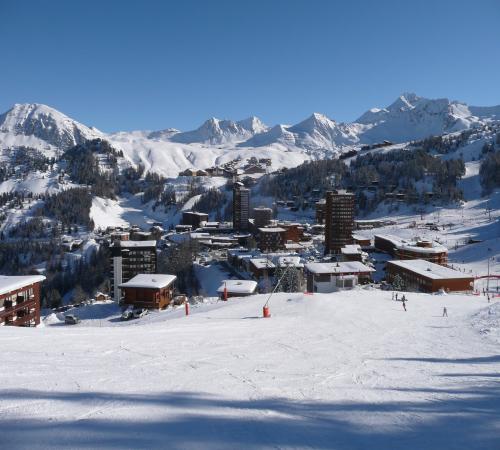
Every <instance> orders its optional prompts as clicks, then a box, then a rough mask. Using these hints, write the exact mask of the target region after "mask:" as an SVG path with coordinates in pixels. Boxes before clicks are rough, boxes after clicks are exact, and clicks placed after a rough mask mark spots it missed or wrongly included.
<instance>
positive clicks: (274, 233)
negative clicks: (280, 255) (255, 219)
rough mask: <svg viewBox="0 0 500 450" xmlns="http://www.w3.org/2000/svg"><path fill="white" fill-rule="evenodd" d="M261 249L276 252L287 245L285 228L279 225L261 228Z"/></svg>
mask: <svg viewBox="0 0 500 450" xmlns="http://www.w3.org/2000/svg"><path fill="white" fill-rule="evenodd" d="M258 238H259V250H260V251H262V252H274V251H276V250H279V249H282V248H284V246H285V229H284V228H279V227H268V228H259V236H258Z"/></svg>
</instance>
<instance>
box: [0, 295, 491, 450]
mask: <svg viewBox="0 0 500 450" xmlns="http://www.w3.org/2000/svg"><path fill="white" fill-rule="evenodd" d="M409 297H410V301H409V303H408V312H407V313H404V312H403V311H402V308H401V305H400V304H399V303H397V302H392V301H391V300H390V294H389V293H384V292H380V291H354V292H349V293H343V294H335V295H314V296H302V295H300V294H293V295H290V294H289V295H286V294H280V295H278V296H276V297H275V298H273V300H272V302H271V312H272V314H273V317H272V318H271V319H269V320H267V319H266V320H265V319H260V318H258V317H259V316H260V315H261V308H262V304H263V303H264V301H265V299H264V297H263V296H256V297H252V298H247V299H240V300H231V301H230V302H228V304H227V305H225V304H224V305H222V306H221V304H220V303H218V304H217V305H214V306H213V307H211V306H204V307H202V308H200V309H199V310H196V309H194V313H193V314H192V315H191V316H189V317H182V316H181V317H178V318H174V319H172V320H165V321H161V322H160V321H154V322H150V323H147V324H145V325H144V326H120V327H103V328H96V327H86V326H74V327H65V326H60V327H46V328H39V329H13V328H3V329H2V330H0V333H1V339H2V344H3V346H2V347H3V352H2V353H3V354H2V363H1V365H0V425H1V427H2V438H1V439H2V445H6V447H5V448H10V449H13V448H27V447H29V448H32V449H41V448H44V449H45V448H46V449H49V448H51V449H53V448H62V447H71V448H91V447H92V448H103V447H111V448H175V449H176V448H189V449H190V448H200V449H206V448H214V449H221V448H222V449H224V448H228V449H234V448H242V447H244V448H321V449H326V448H338V449H362V448H371V449H388V448H405V449H423V448H425V449H443V448H446V449H472V448H474V449H492V450H493V449H498V443H499V442H500V440H499V437H500V383H499V375H498V374H499V373H500V354H499V347H498V345H499V343H500V339H497V338H499V337H500V334H499V329H498V323H499V316H500V308H499V306H500V304H495V305H492V306H491V307H490V308H491V311H492V314H490V315H488V314H486V313H485V311H487V308H488V305H487V303H486V301H485V300H484V298H482V297H480V298H477V297H470V296H429V295H423V294H421V295H416V294H410V296H409ZM289 299H290V300H289ZM444 305H446V306H447V307H448V311H449V315H450V317H448V318H442V317H441V311H442V307H443V306H444ZM478 311H482V313H481V315H480V316H477V312H478ZM165 317H167V315H165ZM473 324H474V326H473ZM84 325H85V324H84ZM486 331H488V332H489V334H487V333H486Z"/></svg>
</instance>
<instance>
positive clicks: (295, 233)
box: [278, 223, 304, 242]
mask: <svg viewBox="0 0 500 450" xmlns="http://www.w3.org/2000/svg"><path fill="white" fill-rule="evenodd" d="M278 227H280V228H283V229H284V230H285V236H284V238H283V239H284V240H285V242H288V241H292V242H300V241H301V240H302V239H303V238H304V227H303V226H302V225H301V224H300V223H278Z"/></svg>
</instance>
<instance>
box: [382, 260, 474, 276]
mask: <svg viewBox="0 0 500 450" xmlns="http://www.w3.org/2000/svg"><path fill="white" fill-rule="evenodd" d="M387 264H392V265H395V266H398V267H401V268H403V269H406V270H410V271H411V272H414V273H416V274H418V275H421V276H423V277H425V278H430V279H433V280H456V279H464V278H465V279H469V278H470V279H471V280H472V279H473V277H471V276H470V275H469V276H468V275H466V274H464V273H462V272H459V271H458V270H453V269H450V268H448V267H445V266H440V265H439V264H435V263H432V262H430V261H426V260H424V259H408V260H407V259H403V260H396V261H388V262H387Z"/></svg>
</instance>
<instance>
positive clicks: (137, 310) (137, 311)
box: [132, 308, 149, 319]
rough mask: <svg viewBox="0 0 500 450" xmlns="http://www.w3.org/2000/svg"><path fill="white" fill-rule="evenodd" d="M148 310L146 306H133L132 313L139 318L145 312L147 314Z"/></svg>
mask: <svg viewBox="0 0 500 450" xmlns="http://www.w3.org/2000/svg"><path fill="white" fill-rule="evenodd" d="M148 312H149V311H148V310H147V309H146V308H134V310H133V311H132V314H133V315H134V317H135V318H136V319H139V318H140V317H144V316H145V315H146V314H148Z"/></svg>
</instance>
